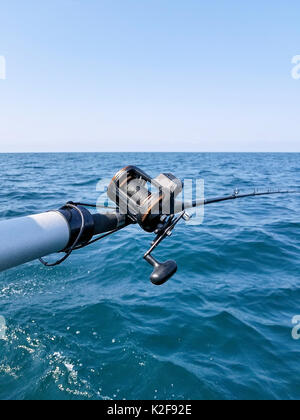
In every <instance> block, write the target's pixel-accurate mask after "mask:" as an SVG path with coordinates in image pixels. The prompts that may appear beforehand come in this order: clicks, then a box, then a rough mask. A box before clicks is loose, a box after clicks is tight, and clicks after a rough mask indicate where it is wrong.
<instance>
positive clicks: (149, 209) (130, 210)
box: [107, 166, 188, 286]
mask: <svg viewBox="0 0 300 420" xmlns="http://www.w3.org/2000/svg"><path fill="white" fill-rule="evenodd" d="M147 183H151V186H152V187H153V186H154V187H155V188H156V190H157V192H156V193H154V192H152V191H150V190H149V188H147ZM182 188H183V183H182V181H181V180H179V179H178V178H176V177H175V176H174V175H172V174H161V175H159V176H158V177H157V178H155V179H153V178H151V177H150V176H149V175H147V174H146V173H145V172H143V171H142V170H141V169H139V168H137V167H135V166H127V167H125V168H124V169H122V170H121V171H119V172H118V173H117V174H116V175H115V177H114V178H113V179H112V181H111V183H110V185H109V187H108V191H107V195H108V197H109V198H110V199H111V200H112V201H113V202H115V204H116V205H117V208H118V211H121V212H123V213H125V214H127V216H128V217H129V218H130V219H131V220H132V223H138V224H139V225H140V226H141V228H142V229H143V230H145V231H146V232H150V233H153V232H154V233H155V234H156V235H157V236H156V238H155V239H154V241H153V242H152V245H151V248H150V249H149V250H148V251H147V252H146V254H145V255H144V259H145V260H146V261H147V262H148V263H149V264H150V265H151V266H152V267H153V268H154V269H153V273H152V274H151V277H150V279H151V282H152V283H153V284H155V285H157V286H159V285H162V284H164V283H165V282H166V281H168V280H169V279H170V278H171V277H172V276H173V275H174V274H175V273H176V272H177V264H176V262H175V261H166V262H164V263H160V262H159V261H157V260H156V259H155V258H154V257H153V256H152V255H151V254H152V252H153V251H154V249H156V248H157V247H158V246H159V244H160V243H161V242H162V241H163V240H164V239H166V238H168V237H170V236H171V234H172V231H173V229H174V228H175V226H176V225H177V223H178V222H179V221H180V220H181V219H183V218H185V219H186V220H187V219H188V215H187V214H186V213H185V212H184V211H183V212H181V213H180V214H179V216H177V217H176V216H175V214H174V212H175V199H176V197H177V196H178V194H179V193H180V192H181V191H182ZM165 209H168V213H167V214H164V210H165Z"/></svg>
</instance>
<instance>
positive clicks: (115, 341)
mask: <svg viewBox="0 0 300 420" xmlns="http://www.w3.org/2000/svg"><path fill="white" fill-rule="evenodd" d="M128 164H134V165H137V166H140V167H141V168H143V169H144V170H145V171H148V172H149V173H150V174H151V175H157V174H158V173H160V172H162V171H168V172H173V173H174V174H176V175H177V176H179V177H182V178H191V177H196V178H199V177H200V178H204V179H205V185H206V196H207V197H209V196H216V195H219V194H227V193H231V192H232V191H233V190H234V188H235V187H238V188H239V189H240V190H241V191H245V192H248V191H252V190H253V188H254V187H255V188H295V187H299V186H300V155H299V154H59V155H55V154H27V155H22V154H20V155H0V176H1V189H0V220H2V219H6V218H12V217H18V216H23V215H28V214H32V213H38V212H42V211H47V210H49V209H54V208H58V207H59V206H60V205H62V204H64V203H65V202H66V201H68V200H74V201H77V200H85V201H89V202H95V201H96V199H97V197H98V194H99V193H98V192H97V191H96V185H97V182H98V181H99V180H100V179H103V178H107V177H112V176H113V175H114V173H115V172H117V171H118V170H119V169H120V168H122V167H124V166H125V165H128ZM299 204H300V196H299V195H290V196H272V197H265V198H263V197H262V198H251V199H245V200H237V201H234V202H228V203H223V204H216V205H212V206H207V208H206V209H205V210H206V211H205V219H204V223H203V225H201V226H189V225H185V224H184V223H182V224H180V225H178V227H177V229H176V231H175V232H174V235H173V237H172V238H170V239H169V240H167V241H166V242H164V243H163V244H162V245H161V248H160V249H159V250H158V251H156V253H155V255H156V256H157V257H158V258H159V259H161V260H164V259H168V258H172V259H175V260H176V261H177V263H178V266H179V270H178V273H177V274H176V275H175V277H174V278H173V279H172V280H170V281H169V282H168V283H167V284H165V285H164V286H162V287H155V286H153V285H152V284H151V283H150V282H149V275H150V271H151V270H150V267H148V265H147V264H146V263H145V262H144V261H143V259H142V256H143V253H144V252H145V250H146V249H147V247H148V246H149V244H150V242H151V239H152V236H151V235H149V234H146V233H144V232H142V231H141V230H140V229H139V228H138V227H137V226H132V227H129V228H127V229H125V230H123V231H122V232H119V233H118V234H116V235H115V236H113V237H111V238H109V239H105V240H104V241H103V242H102V243H98V244H95V245H93V246H92V247H90V248H88V249H84V250H82V251H79V252H77V253H76V254H73V255H72V256H71V258H70V259H69V260H68V261H67V262H66V263H65V264H63V265H62V266H59V267H56V268H52V269H47V268H45V267H43V266H41V265H40V264H39V263H38V262H33V263H29V264H27V265H25V266H22V267H18V268H15V269H12V270H10V271H7V272H5V273H1V274H0V317H4V319H5V321H6V326H7V331H6V336H5V339H4V340H3V339H0V399H67V400H68V399H184V398H185V399H299V398H300V393H299V390H300V340H299V341H298V340H295V339H293V338H292V328H293V324H292V319H293V317H294V316H296V315H300V261H299V255H300V254H299V253H300V233H299V227H300V218H299Z"/></svg>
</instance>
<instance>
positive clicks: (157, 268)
mask: <svg viewBox="0 0 300 420" xmlns="http://www.w3.org/2000/svg"><path fill="white" fill-rule="evenodd" d="M144 259H145V260H146V261H147V262H148V263H149V264H150V265H152V267H154V270H153V272H152V274H151V276H150V280H151V282H152V283H153V284H155V285H156V286H161V285H162V284H164V283H166V282H167V281H168V280H169V279H170V278H171V277H172V276H174V274H175V273H176V272H177V264H176V262H175V261H172V260H170V261H166V262H164V263H160V262H159V261H157V260H156V259H155V258H154V257H153V256H152V255H151V254H149V255H146V256H145V257H144Z"/></svg>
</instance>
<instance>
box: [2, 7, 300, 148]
mask: <svg viewBox="0 0 300 420" xmlns="http://www.w3.org/2000/svg"><path fill="white" fill-rule="evenodd" d="M0 55H2V56H5V58H6V62H7V80H0V141H1V151H2V152H6V151H12V152H21V151H119V150H120V151H169V150H176V151H297V152H299V151H300V124H299V120H300V118H299V117H300V112H299V111H300V80H294V79H293V78H292V77H291V71H292V67H293V65H292V63H291V61H292V58H293V56H295V55H300V3H299V0H294V1H293V0H292V1H290V0H286V1H282V0H276V1H274V0H273V1H270V0H264V1H261V0H252V1H251V2H242V1H240V0H239V1H238V0H237V1H233V0H227V1H225V0H223V1H214V0H212V1H208V0H207V1H201V0H186V1H183V0H42V1H41V0H9V1H5V2H2V3H1V8H0Z"/></svg>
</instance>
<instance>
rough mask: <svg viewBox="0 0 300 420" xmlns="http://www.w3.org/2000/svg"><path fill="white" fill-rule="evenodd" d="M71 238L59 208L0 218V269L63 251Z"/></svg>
mask: <svg viewBox="0 0 300 420" xmlns="http://www.w3.org/2000/svg"><path fill="white" fill-rule="evenodd" d="M69 239H70V228H69V224H68V222H67V220H66V219H65V218H64V216H63V215H62V214H60V213H59V212H55V211H52V212H48V213H42V214H38V215H35V216H28V217H21V218H18V219H10V220H4V221H0V272H1V271H4V270H7V269H8V268H12V267H16V266H18V265H21V264H24V263H27V262H29V261H33V260H36V259H38V258H41V257H45V256H47V255H50V254H53V253H55V252H59V251H62V250H63V249H65V248H66V246H67V245H68V243H69Z"/></svg>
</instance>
